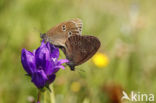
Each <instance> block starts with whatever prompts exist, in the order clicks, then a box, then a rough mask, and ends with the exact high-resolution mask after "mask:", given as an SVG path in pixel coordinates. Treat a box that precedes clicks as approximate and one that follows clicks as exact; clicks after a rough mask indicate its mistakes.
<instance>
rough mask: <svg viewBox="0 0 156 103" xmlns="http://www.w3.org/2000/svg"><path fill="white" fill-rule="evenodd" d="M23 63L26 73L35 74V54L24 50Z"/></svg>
mask: <svg viewBox="0 0 156 103" xmlns="http://www.w3.org/2000/svg"><path fill="white" fill-rule="evenodd" d="M21 62H22V65H23V67H24V69H25V71H26V72H27V73H28V74H29V75H32V73H33V72H35V70H36V65H35V57H34V55H33V53H31V52H29V51H27V50H26V49H22V54H21Z"/></svg>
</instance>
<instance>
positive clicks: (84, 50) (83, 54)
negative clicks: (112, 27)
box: [62, 35, 101, 70]
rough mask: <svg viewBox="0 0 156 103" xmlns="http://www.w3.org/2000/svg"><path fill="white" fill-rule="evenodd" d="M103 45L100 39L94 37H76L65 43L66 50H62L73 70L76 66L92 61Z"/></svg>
mask: <svg viewBox="0 0 156 103" xmlns="http://www.w3.org/2000/svg"><path fill="white" fill-rule="evenodd" d="M100 45H101V43H100V41H99V39H98V38H96V37H94V36H87V35H86V36H80V35H74V36H71V37H69V38H68V39H67V40H66V42H65V48H62V50H63V52H64V54H65V55H66V58H67V59H68V60H69V63H67V64H68V65H69V67H70V69H71V70H74V69H75V68H74V67H75V66H77V65H80V64H82V63H84V62H86V61H87V60H88V59H90V58H91V57H92V56H93V55H94V54H95V53H96V52H97V50H98V49H99V47H100Z"/></svg>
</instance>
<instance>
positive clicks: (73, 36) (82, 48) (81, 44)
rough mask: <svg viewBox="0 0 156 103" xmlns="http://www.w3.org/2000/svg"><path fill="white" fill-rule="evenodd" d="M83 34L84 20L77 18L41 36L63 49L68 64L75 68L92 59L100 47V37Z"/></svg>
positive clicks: (72, 68)
mask: <svg viewBox="0 0 156 103" xmlns="http://www.w3.org/2000/svg"><path fill="white" fill-rule="evenodd" d="M81 35H82V21H81V20H80V19H78V18H77V19H71V20H69V21H66V22H63V23H61V24H58V25H56V26H55V27H53V28H51V29H50V30H49V31H48V32H47V33H45V34H42V35H41V38H42V39H43V40H44V41H45V42H50V43H52V44H53V45H55V46H57V47H59V48H60V49H62V51H63V52H64V54H65V55H66V58H67V59H68V60H69V63H67V64H68V65H69V67H70V68H71V70H74V67H75V66H77V65H80V64H82V63H84V62H86V61H87V60H88V59H90V58H91V57H92V56H93V55H94V54H95V53H96V51H97V50H98V48H99V47H100V41H99V40H98V38H96V37H94V36H81Z"/></svg>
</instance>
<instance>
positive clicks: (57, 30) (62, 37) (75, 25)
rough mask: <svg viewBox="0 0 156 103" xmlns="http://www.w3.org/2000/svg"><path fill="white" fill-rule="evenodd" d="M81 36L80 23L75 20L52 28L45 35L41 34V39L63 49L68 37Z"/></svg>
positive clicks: (78, 20)
mask: <svg viewBox="0 0 156 103" xmlns="http://www.w3.org/2000/svg"><path fill="white" fill-rule="evenodd" d="M81 34H82V21H81V20H80V19H78V18H76V19H71V20H69V21H65V22H63V23H60V24H58V25H56V26H54V27H53V28H51V29H50V30H49V31H48V32H47V33H45V34H41V38H42V39H43V40H44V41H45V42H50V43H52V44H53V45H55V46H62V47H65V42H66V40H67V39H68V38H69V37H70V36H73V35H81Z"/></svg>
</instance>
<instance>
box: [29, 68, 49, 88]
mask: <svg viewBox="0 0 156 103" xmlns="http://www.w3.org/2000/svg"><path fill="white" fill-rule="evenodd" d="M47 80H48V77H47V76H46V74H45V73H44V71H43V70H38V71H36V72H34V73H33V75H32V82H33V83H34V84H35V85H36V86H37V87H38V88H43V87H44V86H45V85H46V82H47Z"/></svg>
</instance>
